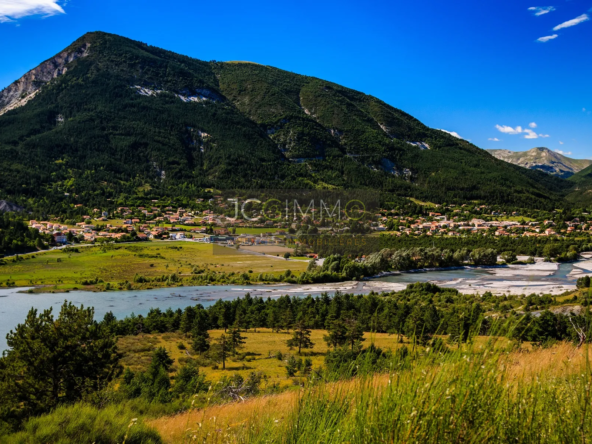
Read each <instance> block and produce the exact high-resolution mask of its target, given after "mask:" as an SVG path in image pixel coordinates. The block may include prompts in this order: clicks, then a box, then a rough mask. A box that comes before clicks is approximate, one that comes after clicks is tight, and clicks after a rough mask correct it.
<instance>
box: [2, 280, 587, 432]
mask: <svg viewBox="0 0 592 444" xmlns="http://www.w3.org/2000/svg"><path fill="white" fill-rule="evenodd" d="M589 298H590V291H589V289H580V290H578V292H577V294H574V295H571V296H567V295H566V297H563V298H554V297H549V296H542V297H541V296H536V295H531V296H524V297H494V296H492V295H490V294H486V295H484V296H483V297H479V296H475V295H463V294H460V293H458V291H456V290H453V289H444V288H439V287H437V286H434V285H432V284H421V283H418V284H413V285H410V286H409V287H408V288H407V289H406V290H404V291H400V292H393V293H388V294H382V295H378V294H370V295H368V296H355V295H349V294H336V295H335V296H334V297H329V296H328V295H323V296H321V297H316V298H313V297H306V298H295V297H289V296H285V297H282V298H279V299H277V300H274V299H266V300H264V299H261V298H253V297H251V296H249V295H246V296H245V297H244V298H239V299H236V300H232V301H222V300H221V301H218V302H217V303H216V304H214V305H213V306H211V307H208V308H203V307H202V306H201V305H196V306H192V307H187V308H186V309H185V310H177V311H173V310H166V311H164V312H163V311H160V310H158V309H153V310H151V311H150V313H149V314H148V315H147V316H146V317H142V316H130V317H127V318H125V319H122V320H117V319H116V318H115V317H114V316H113V315H112V314H109V313H108V314H107V315H106V316H105V317H104V319H103V320H101V321H100V322H96V321H93V320H92V317H93V310H92V309H84V308H82V307H81V308H77V307H75V306H73V305H71V304H68V303H65V304H64V306H63V307H62V310H61V312H60V313H59V314H56V315H54V314H53V313H52V312H51V311H49V310H47V311H44V312H42V313H37V312H36V311H35V310H32V311H31V312H30V313H29V315H28V317H27V319H26V321H25V323H23V324H21V325H19V326H18V327H17V328H16V329H15V330H14V331H13V332H11V333H10V334H9V335H8V345H9V347H10V349H9V351H8V352H7V353H6V354H5V355H4V357H2V358H0V401H1V402H0V405H2V408H1V409H0V433H4V434H5V435H8V436H7V437H6V439H5V441H6V442H49V441H55V440H56V437H58V436H59V437H60V438H62V439H63V442H89V443H90V442H114V441H117V442H120V441H121V440H122V439H121V437H124V436H126V435H127V436H128V437H127V441H126V442H161V441H162V440H163V439H164V440H166V441H168V442H180V441H182V440H187V441H190V440H191V439H193V438H192V437H193V436H195V437H196V438H195V439H198V438H197V437H199V440H200V441H204V442H220V441H223V442H258V441H257V440H258V439H259V438H261V437H265V439H263V438H262V439H263V441H260V442H287V441H286V440H285V439H284V438H281V439H280V435H276V433H280V431H281V433H282V434H283V435H281V436H284V437H285V436H290V433H296V432H293V431H291V430H292V428H293V427H296V424H302V425H305V426H306V428H307V429H308V428H310V432H309V434H310V436H312V437H314V442H317V441H318V440H323V436H325V435H324V434H323V430H324V429H326V428H327V427H329V428H330V430H332V436H333V435H335V436H340V437H341V438H340V439H346V440H347V439H349V440H353V441H354V442H368V441H374V439H375V438H376V437H377V436H379V435H380V436H382V435H384V436H389V437H390V438H389V440H390V441H393V442H403V441H405V439H404V437H405V436H407V437H409V436H417V437H418V439H420V438H421V440H422V441H425V440H426V439H427V440H428V441H429V440H430V439H432V438H433V440H435V441H433V442H442V440H443V441H444V442H457V440H458V438H459V436H460V435H461V434H463V433H464V435H463V436H465V438H467V437H469V438H471V439H473V437H478V436H481V435H480V433H485V434H486V435H487V436H489V437H492V436H498V435H497V433H501V432H500V431H501V430H502V429H506V430H505V431H504V434H502V436H504V437H510V438H512V439H514V438H515V437H521V436H523V437H528V436H530V435H528V433H530V432H528V433H527V432H521V431H520V430H519V429H520V427H518V423H515V420H516V417H515V415H517V412H518V410H521V411H527V412H531V413H534V412H540V414H544V415H549V414H551V415H554V414H564V413H566V412H567V410H566V409H567V408H568V407H569V408H570V409H572V408H574V409H575V408H579V409H582V408H583V406H584V405H587V403H589V402H590V399H589V398H588V397H587V396H588V395H587V393H588V392H587V391H585V390H580V388H581V387H586V384H589V383H590V382H592V374H591V373H590V370H589V367H585V365H586V362H587V361H586V359H587V358H586V356H587V355H586V352H587V347H588V342H589V340H590V339H589V338H590V337H591V336H590V330H591V329H590V326H591V317H590V314H589V311H588V305H589V304H588V302H589V301H588V300H589ZM80 344H84V347H80ZM562 344H564V345H562ZM568 344H569V345H568ZM40 350H43V352H42V353H39V351H40ZM549 350H554V352H553V353H561V358H560V359H559V360H558V359H557V358H558V357H555V356H551V357H550V359H551V360H552V361H553V362H556V363H557V365H562V367H561V369H562V370H561V372H557V368H558V367H557V366H550V365H549V362H546V361H545V360H543V359H547V358H549V356H548V355H549V352H548V351H549ZM566 350H569V352H567V351H566ZM32 351H33V352H32ZM521 361H522V362H523V364H522V367H520V368H518V369H517V368H516V365H517V363H520V362H521ZM524 361H527V362H526V363H524ZM522 371H524V374H523V372H522ZM528 372H530V373H528ZM529 374H530V376H528V375H529ZM532 376H536V377H537V378H536V379H533V378H532ZM351 378H354V379H351ZM510 381H511V387H512V388H511V389H510V388H509V387H510V385H509V384H510ZM533 381H537V382H533ZM425 384H428V385H425ZM582 384H583V385H582ZM580 386H581V387H580ZM422 387H423V388H422ZM578 387H580V388H578ZM446 388H447V389H448V392H446V391H445V390H446ZM286 390H287V391H286ZM576 394H577V395H576ZM261 395H270V396H271V399H270V400H269V401H256V400H257V399H260V398H259V397H260V396H261ZM276 396H279V397H280V398H281V399H284V400H286V401H287V402H286V403H285V404H284V407H283V408H281V409H279V410H274V411H268V412H264V414H261V415H259V416H257V415H255V414H256V412H255V411H253V410H249V411H248V413H247V412H246V411H245V410H244V409H245V408H246V407H245V405H248V404H243V402H244V401H245V400H249V401H248V402H270V403H273V402H275V401H273V400H274V399H280V398H275V397H276ZM558 397H559V398H558ZM501 398H504V399H503V400H502V399H501ZM557 399H561V402H559V401H557ZM250 400H254V401H250ZM235 402H239V403H240V404H234V403H235ZM228 403H231V404H230V405H231V406H235V407H227V408H228V409H230V410H232V409H234V410H233V411H234V413H232V414H231V413H229V411H228V410H227V411H226V413H225V414H224V415H226V416H224V415H223V416H222V418H220V423H218V425H217V426H216V425H215V424H216V423H215V422H212V419H211V418H212V416H208V417H207V418H206V417H205V416H203V415H210V414H212V412H213V411H216V409H224V408H225V407H222V406H223V405H224V404H228ZM525 403H526V404H525ZM218 406H220V407H218ZM241 406H243V407H241ZM321 406H325V407H324V408H321ZM353 406H357V407H356V408H360V409H361V410H362V411H363V412H364V413H359V414H358V413H356V410H353V409H352V407H353ZM362 406H365V407H364V408H362ZM327 408H328V409H329V410H327ZM508 409H510V411H512V412H514V413H513V414H512V415H510V414H508V413H507V410H508ZM387 411H388V412H390V414H396V415H397V417H399V418H401V421H397V424H398V423H399V422H401V424H402V425H392V424H391V425H389V424H387V423H384V421H383V420H379V418H381V417H384V415H386V414H387ZM310 412H317V413H316V414H315V415H316V416H314V417H310ZM368 412H373V413H372V415H371V416H365V415H367V414H368ZM393 412H394V413H393ZM414 412H415V413H414ZM430 412H431V414H430ZM434 412H435V415H436V416H434ZM171 415H181V416H172V417H171ZM199 415H202V416H201V420H199V419H197V418H198V417H200V416H199ZM233 415H235V416H233ZM236 415H238V416H241V417H242V419H240V420H239V422H240V423H241V424H242V421H245V426H242V425H240V426H237V425H233V424H231V423H228V422H226V419H229V418H230V417H233V418H236V417H237V416H236ZM245 415H249V416H245ZM250 415H255V416H250ZM352 415H353V416H352ZM416 415H419V416H420V418H421V420H420V421H421V422H419V423H415V421H416V418H415V416H416ZM447 415H448V416H447ZM450 415H452V417H453V418H456V420H454V421H453V420H449V419H448V418H449V416H450ZM483 415H485V416H483ZM487 417H489V418H490V419H491V421H490V422H487V421H486V419H487ZM74 418H76V419H74ZM159 418H160V419H159ZM179 418H183V420H184V421H186V424H185V428H183V429H180V421H181V420H180V419H179ZM349 421H361V422H364V423H367V424H368V425H369V428H368V429H367V430H365V429H364V428H362V429H361V430H360V429H359V428H356V427H353V426H352V427H350V426H349V425H348V422H349ZM368 421H370V422H368ZM531 421H535V420H534V419H531ZM536 421H538V420H536ZM586 421H587V423H589V422H590V421H589V418H588V417H587V416H586V414H585V413H583V412H581V411H580V412H579V413H577V414H574V415H572V416H570V418H569V420H564V422H563V423H562V425H561V426H559V423H557V424H556V423H555V422H554V421H553V422H552V423H549V424H551V426H550V427H549V428H547V429H545V430H546V433H547V434H548V436H550V437H553V436H555V434H556V433H558V431H557V430H558V429H557V427H560V429H559V430H560V431H561V432H562V433H565V436H567V437H568V438H569V439H568V442H574V441H570V440H572V439H573V438H575V437H578V436H581V434H580V432H581V430H582V427H584V430H585V431H586V433H587V432H588V429H587V428H586V427H588V425H586V426H582V424H583V422H586ZM198 422H200V423H202V425H201V426H200V425H198ZM57 424H60V426H58V425H57ZM220 424H223V425H222V426H220ZM336 424H338V425H339V426H337V425H336ZM405 424H415V426H414V427H411V428H408V427H407V426H406V425H405ZM458 424H464V426H463V428H462V429H459V430H457V426H459V425H458ZM519 424H520V426H522V425H523V423H522V422H519ZM536 424H539V423H538V422H537V423H536ZM477 425H479V427H477ZM539 425H540V424H539ZM60 427H62V428H65V430H66V431H65V432H62V431H60ZM220 427H222V428H221V429H220ZM298 427H299V428H300V427H301V426H300V425H299V426H298ZM336 427H337V428H336ZM459 427H460V426H459ZM218 430H223V432H224V434H225V435H220V434H219V433H221V432H219V431H218ZM337 430H340V431H341V432H339V433H338V432H337ZM463 430H464V431H463ZM11 432H14V433H12V434H10V433H11ZM157 432H159V433H157ZM341 433H343V435H341ZM409 433H411V435H408V434H409ZM255 435H256V436H255ZM307 436H309V435H307ZM430 436H431V437H432V438H430V439H428V438H429V437H430ZM537 436H540V435H537ZM437 437H439V438H441V439H440V440H439V441H438V439H436V438H437ZM449 438H450V439H449ZM3 439H4V438H3ZM91 439H92V441H91ZM307 439H308V438H307ZM331 439H333V438H331ZM475 439H476V438H475ZM253 440H255V441H253ZM407 440H408V439H407ZM329 441H331V440H329ZM551 441H552V440H551ZM3 442H4V441H3ZM306 442H308V441H306ZM311 442H312V441H311ZM562 442H566V441H562ZM580 442H581V441H580Z"/></svg>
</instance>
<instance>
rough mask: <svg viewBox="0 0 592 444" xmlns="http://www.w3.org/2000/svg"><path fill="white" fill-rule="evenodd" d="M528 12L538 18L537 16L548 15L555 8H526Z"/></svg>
mask: <svg viewBox="0 0 592 444" xmlns="http://www.w3.org/2000/svg"><path fill="white" fill-rule="evenodd" d="M528 10H529V11H532V13H533V14H534V15H536V16H537V17H538V16H539V15H545V14H548V13H549V12H552V11H555V7H554V6H531V7H530V8H528Z"/></svg>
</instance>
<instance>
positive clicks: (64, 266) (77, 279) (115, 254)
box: [0, 241, 308, 291]
mask: <svg viewBox="0 0 592 444" xmlns="http://www.w3.org/2000/svg"><path fill="white" fill-rule="evenodd" d="M307 265H308V264H307V263H306V262H303V261H286V260H284V259H283V258H278V259H275V258H273V257H269V256H262V255H254V254H249V253H244V252H237V251H236V250H235V249H233V248H226V247H219V246H214V245H211V244H201V243H194V242H183V241H181V242H169V241H154V242H142V243H133V244H106V245H103V246H77V247H74V248H70V249H64V250H49V251H44V252H39V253H35V254H29V255H24V256H19V257H13V258H6V259H4V265H0V284H1V285H2V286H7V285H10V286H17V287H27V286H35V287H37V290H35V291H38V290H43V291H47V287H51V288H52V290H58V291H63V290H70V289H89V290H94V289H97V287H96V286H95V285H94V284H96V283H100V284H101V285H106V284H107V283H109V284H110V285H111V286H112V287H113V286H121V284H122V283H125V282H126V281H127V282H129V283H133V282H134V278H135V277H136V276H137V275H140V276H142V277H145V278H149V279H151V278H156V277H159V276H163V275H171V274H173V273H174V274H176V275H177V276H178V277H179V278H180V279H183V278H184V277H190V276H192V273H193V272H194V271H195V269H196V268H197V269H200V270H208V271H211V272H216V273H220V274H221V273H227V274H228V273H252V274H251V276H257V275H258V274H259V273H266V274H269V273H272V274H274V275H279V274H282V273H284V272H285V271H286V270H288V269H289V270H291V271H292V272H293V273H300V272H302V271H304V270H305V269H306V267H307ZM88 281H93V282H94V284H90V285H88V284H86V285H85V284H84V283H85V282H88ZM161 284H163V285H167V283H166V282H163V283H161ZM178 284H179V282H176V283H175V285H178ZM147 285H151V286H155V285H160V284H157V283H154V282H151V283H150V284H145V283H144V284H142V283H140V284H134V288H135V289H139V288H144V287H147Z"/></svg>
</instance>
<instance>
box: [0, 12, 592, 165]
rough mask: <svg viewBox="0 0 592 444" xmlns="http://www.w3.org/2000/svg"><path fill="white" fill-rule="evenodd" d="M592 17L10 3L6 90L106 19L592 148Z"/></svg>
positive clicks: (508, 132)
mask: <svg viewBox="0 0 592 444" xmlns="http://www.w3.org/2000/svg"><path fill="white" fill-rule="evenodd" d="M591 19H592V0H550V1H547V0H544V3H539V2H538V0H536V1H534V0H533V1H522V0H471V1H466V0H454V1H443V0H416V1H407V0H405V1H395V0H391V1H377V0H366V1H357V2H354V1H348V0H340V1H333V0H330V1H323V0H316V1H308V0H305V1H302V0H301V1H297V2H296V1H293V0H285V1H245V0H242V1H224V0H218V1H208V2H203V1H200V0H193V1H186V0H169V1H168V2H156V1H153V0H142V1H139V0H117V1H115V0H102V1H97V0H68V1H67V2H66V1H63V0H0V42H2V44H1V45H0V57H1V60H2V64H1V65H0V88H3V87H5V86H7V85H8V84H10V83H11V82H13V81H14V80H16V79H17V78H19V77H20V76H21V75H22V74H24V73H25V72H26V71H27V70H29V69H31V68H33V67H35V66H36V65H38V64H39V63H40V62H42V61H43V60H45V59H47V58H49V57H51V56H52V55H54V54H56V53H57V52H59V51H60V50H61V49H63V48H64V47H66V46H67V45H68V44H70V43H71V42H72V41H73V40H75V39H76V38H78V37H80V36H81V35H82V34H84V33H85V32H88V31H98V30H100V31H106V32H112V33H116V34H120V35H123V36H126V37H130V38H132V39H135V40H141V41H143V42H146V43H149V44H151V45H155V46H159V47H162V48H165V49H169V50H172V51H175V52H178V53H181V54H186V55H190V56H192V57H196V58H199V59H202V60H221V61H226V60H249V61H253V62H258V63H262V64H266V65H271V66H276V67H278V68H282V69H286V70H289V71H293V72H297V73H300V74H307V75H311V76H316V77H320V78H323V79H327V80H330V81H333V82H336V83H339V84H342V85H345V86H348V87H350V88H354V89H357V90H359V91H363V92H365V93H367V94H371V95H373V96H376V97H378V98H380V99H382V100H384V101H386V102H387V103H389V104H391V105H393V106H395V107H397V108H400V109H402V110H404V111H406V112H408V113H410V114H411V115H413V116H415V117H417V118H418V119H420V120H421V121H423V122H424V123H425V124H427V125H429V126H431V127H433V128H441V129H445V130H447V131H453V132H456V133H457V134H459V135H460V136H462V137H463V138H466V139H468V140H471V142H473V143H474V144H476V145H477V146H479V147H481V148H505V149H512V150H519V151H523V150H527V149H530V148H533V147H536V146H547V147H549V148H551V149H553V150H558V151H562V152H564V153H566V154H567V153H570V154H569V155H571V156H572V157H575V158H592V88H591V79H592V45H591V44H592V20H591ZM547 136H548V137H547Z"/></svg>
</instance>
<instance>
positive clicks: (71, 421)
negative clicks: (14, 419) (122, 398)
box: [2, 404, 162, 444]
mask: <svg viewBox="0 0 592 444" xmlns="http://www.w3.org/2000/svg"><path fill="white" fill-rule="evenodd" d="M134 418H135V416H134V414H133V413H132V412H131V411H130V410H128V409H125V408H122V407H121V406H108V407H106V408H103V409H97V408H95V407H92V406H89V405H85V404H76V405H73V406H68V407H58V408H57V409H55V410H54V411H53V412H52V413H49V414H47V415H43V416H40V417H37V418H33V419H30V420H29V421H27V422H26V423H25V424H24V426H23V430H22V431H20V432H18V433H15V434H12V435H8V436H5V437H4V439H3V441H2V442H5V443H7V444H20V443H22V444H25V443H27V444H30V443H49V442H53V443H60V444H66V443H73V444H84V443H88V444H91V443H96V444H110V443H116V442H119V443H120V442H123V441H124V439H125V442H126V444H136V443H137V444H140V443H142V444H159V443H162V439H161V438H160V436H159V434H158V433H157V432H156V431H155V430H154V429H152V428H150V427H148V426H146V425H145V424H143V423H142V422H139V421H133V419H134ZM132 423H133V425H132V426H131V427H130V424H132ZM128 427H129V428H128ZM126 434H127V438H126Z"/></svg>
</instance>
